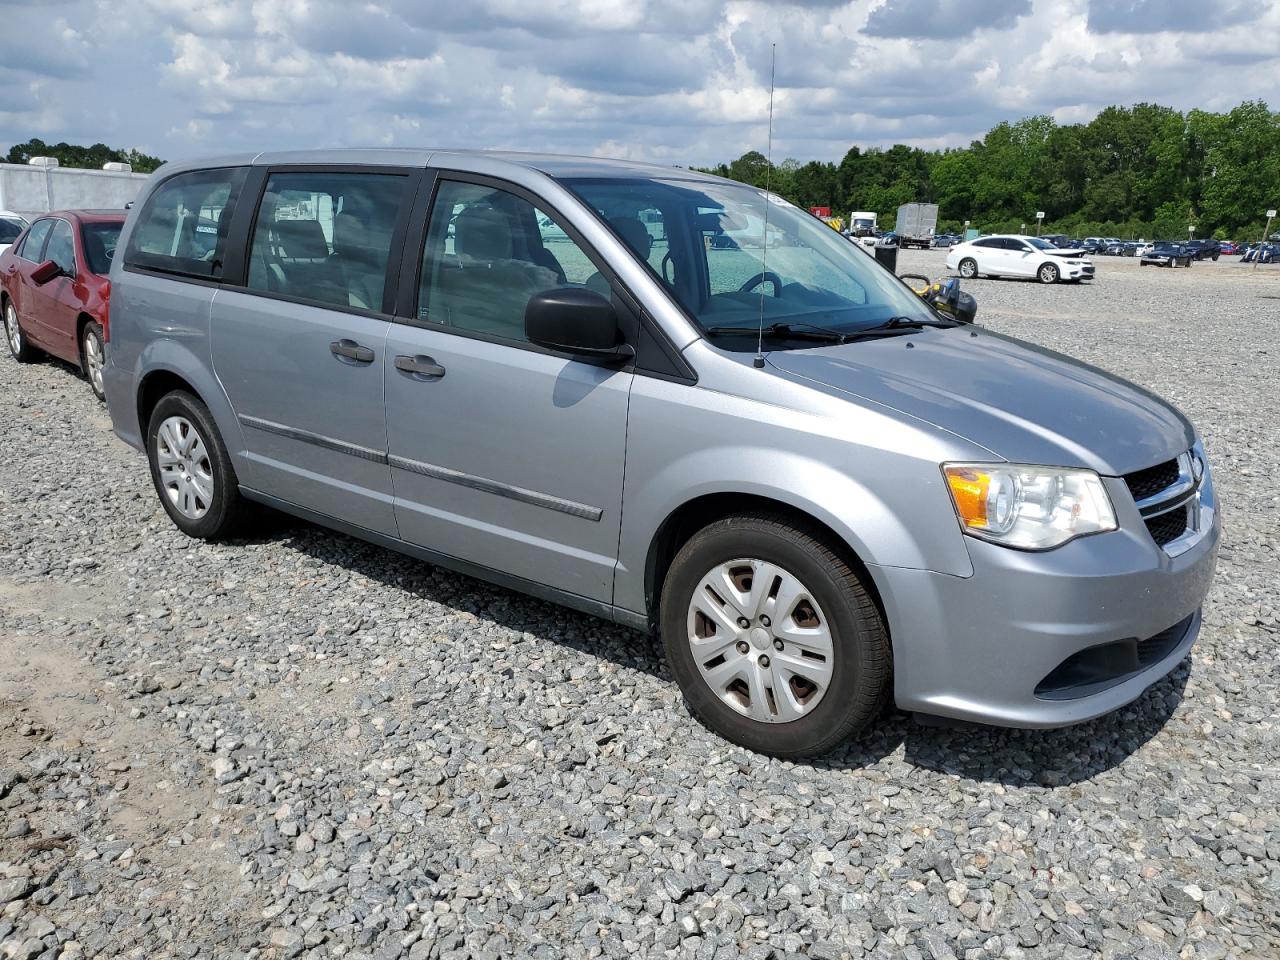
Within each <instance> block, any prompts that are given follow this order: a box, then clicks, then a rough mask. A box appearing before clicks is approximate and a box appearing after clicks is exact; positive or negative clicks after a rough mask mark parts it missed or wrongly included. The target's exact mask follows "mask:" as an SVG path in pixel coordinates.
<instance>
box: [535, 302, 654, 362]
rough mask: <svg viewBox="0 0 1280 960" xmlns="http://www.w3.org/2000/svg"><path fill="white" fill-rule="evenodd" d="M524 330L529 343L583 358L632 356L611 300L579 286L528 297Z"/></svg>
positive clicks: (622, 357)
mask: <svg viewBox="0 0 1280 960" xmlns="http://www.w3.org/2000/svg"><path fill="white" fill-rule="evenodd" d="M524 333H525V336H526V337H528V338H529V341H530V342H531V343H536V344H538V346H540V347H547V348H549V349H551V350H562V351H564V352H565V353H572V354H574V355H576V356H580V357H583V358H584V359H588V358H589V359H594V360H605V361H615V362H621V361H624V360H627V359H628V358H630V357H633V356H635V350H634V349H633V348H632V347H631V345H630V344H627V343H623V342H622V336H621V330H620V329H619V327H618V315H617V313H616V312H615V311H614V309H613V304H612V303H610V302H609V301H608V300H607V299H605V298H604V297H602V296H601V295H600V294H598V293H596V292H595V291H594V290H586V289H583V288H581V287H557V288H555V289H552V290H544V291H542V292H541V293H537V294H534V295H533V296H532V297H530V298H529V305H528V306H527V307H525V309H524Z"/></svg>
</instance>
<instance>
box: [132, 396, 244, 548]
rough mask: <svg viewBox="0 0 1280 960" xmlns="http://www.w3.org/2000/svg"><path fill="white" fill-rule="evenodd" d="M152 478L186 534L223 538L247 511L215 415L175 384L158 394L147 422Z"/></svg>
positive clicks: (237, 528)
mask: <svg viewBox="0 0 1280 960" xmlns="http://www.w3.org/2000/svg"><path fill="white" fill-rule="evenodd" d="M147 460H148V461H149V462H150V464H151V482H152V483H153V484H154V485H155V488H156V493H157V494H158V495H159V497H160V504H161V505H162V506H163V507H164V509H165V512H166V513H167V514H169V519H171V520H172V521H173V522H174V525H175V526H177V528H178V529H179V530H181V531H182V532H183V533H185V534H186V535H187V536H189V537H195V538H197V539H199V540H223V539H226V538H228V537H231V536H234V535H235V534H236V533H238V532H240V530H241V529H242V528H243V527H244V524H245V521H246V520H247V519H248V517H249V514H250V505H249V503H248V501H246V500H245V499H244V497H242V496H241V495H240V484H239V481H238V480H237V479H236V471H235V467H234V466H233V465H232V463H231V456H230V455H229V454H228V453H227V448H226V445H225V444H224V443H223V442H222V435H221V434H220V433H219V432H218V427H217V425H216V424H215V423H214V422H213V415H212V414H210V413H209V408H208V407H206V406H205V405H204V404H203V403H202V402H201V401H200V400H199V399H198V398H197V397H195V396H193V395H192V394H190V393H187V392H186V391H185V390H175V391H173V392H172V393H169V394H166V395H165V396H163V397H161V398H160V402H159V403H157V404H156V406H155V409H154V410H153V411H152V413H151V420H150V422H149V423H148V425H147Z"/></svg>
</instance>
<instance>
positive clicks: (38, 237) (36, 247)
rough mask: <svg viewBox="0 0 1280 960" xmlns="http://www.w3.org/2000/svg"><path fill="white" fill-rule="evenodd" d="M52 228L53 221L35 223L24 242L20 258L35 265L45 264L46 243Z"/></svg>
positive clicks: (19, 252) (19, 254)
mask: <svg viewBox="0 0 1280 960" xmlns="http://www.w3.org/2000/svg"><path fill="white" fill-rule="evenodd" d="M52 228H53V221H52V220H37V221H36V222H35V223H33V224H32V225H31V229H30V230H28V231H27V239H25V240H23V241H22V249H21V250H19V251H18V256H20V257H22V258H23V259H24V260H30V261H32V262H33V263H41V262H43V259H42V254H43V253H44V241H45V238H46V237H48V236H49V231H50V229H52Z"/></svg>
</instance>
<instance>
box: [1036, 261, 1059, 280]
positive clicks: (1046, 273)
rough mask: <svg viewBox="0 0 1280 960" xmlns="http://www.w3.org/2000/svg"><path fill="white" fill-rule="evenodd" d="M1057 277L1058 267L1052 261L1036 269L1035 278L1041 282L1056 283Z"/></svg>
mask: <svg viewBox="0 0 1280 960" xmlns="http://www.w3.org/2000/svg"><path fill="white" fill-rule="evenodd" d="M1058 277H1059V273H1058V268H1057V266H1055V265H1054V264H1052V263H1046V264H1042V265H1041V267H1040V269H1039V270H1037V271H1036V278H1037V279H1038V280H1039V281H1040V282H1041V283H1057V282H1058Z"/></svg>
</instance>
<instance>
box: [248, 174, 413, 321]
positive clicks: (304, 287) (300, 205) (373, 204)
mask: <svg viewBox="0 0 1280 960" xmlns="http://www.w3.org/2000/svg"><path fill="white" fill-rule="evenodd" d="M408 187H409V179H408V177H404V176H400V175H396V174H382V173H274V174H272V175H271V176H270V177H269V178H268V179H267V189H266V192H265V193H264V194H263V197H262V205H261V206H260V207H259V209H258V219H257V224H256V226H255V227H254V232H253V247H252V250H251V252H250V256H249V287H250V289H253V290H265V291H268V292H271V293H280V294H284V295H286V296H291V297H300V298H302V299H305V300H318V301H320V302H321V303H328V304H334V305H335V306H342V307H355V308H357V309H360V310H372V311H374V312H380V311H381V310H382V295H383V291H384V290H385V288H386V280H387V263H388V261H389V260H390V259H391V238H392V234H393V233H394V232H395V226H396V221H397V219H398V218H399V216H400V212H401V209H402V208H403V206H404V205H405V204H406V203H407V202H408Z"/></svg>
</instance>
